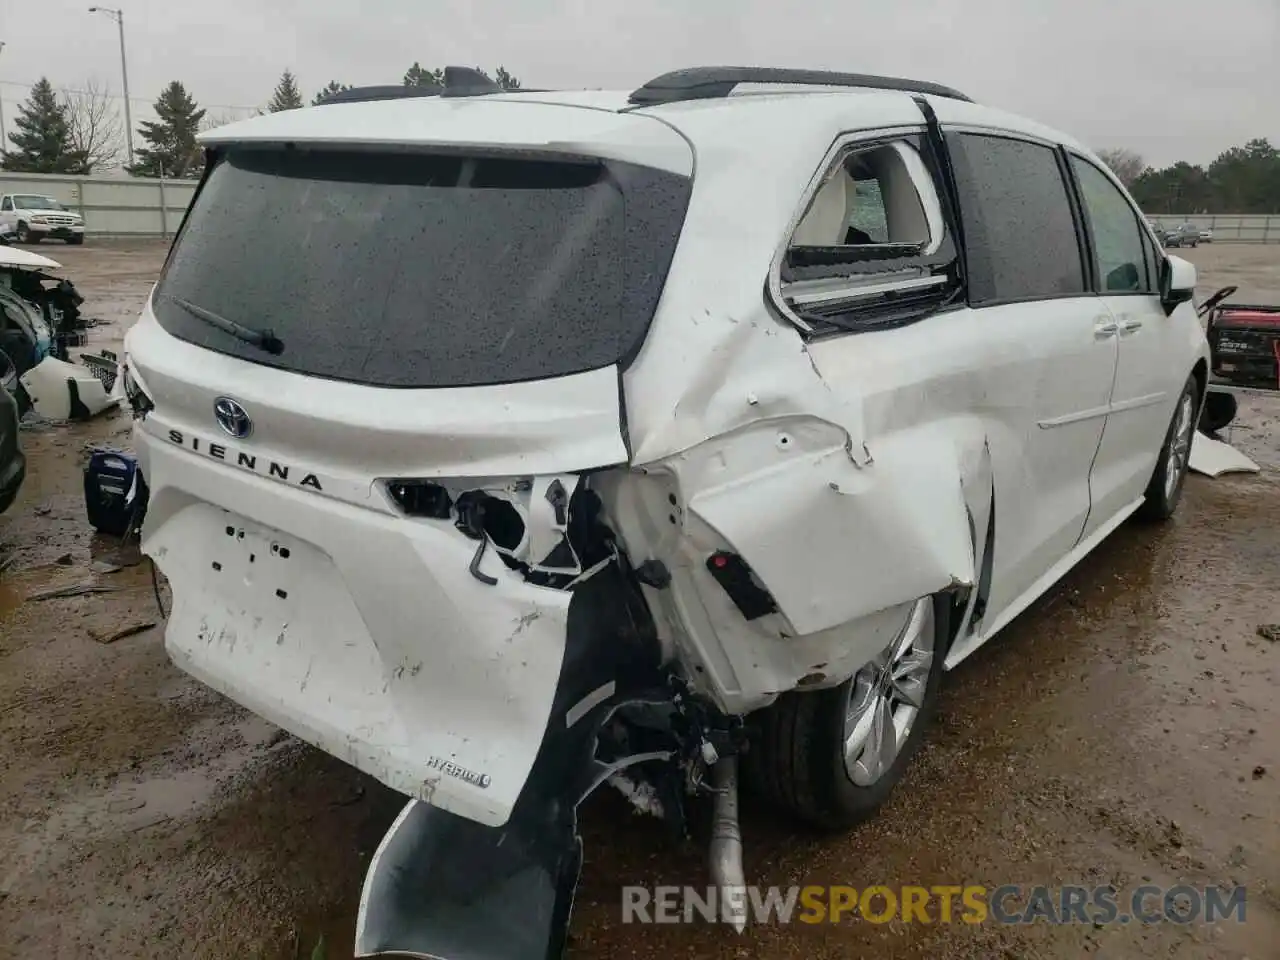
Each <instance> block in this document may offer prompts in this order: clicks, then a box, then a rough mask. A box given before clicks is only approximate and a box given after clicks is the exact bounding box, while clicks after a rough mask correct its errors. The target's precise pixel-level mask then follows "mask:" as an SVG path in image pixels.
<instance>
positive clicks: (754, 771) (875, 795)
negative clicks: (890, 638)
mask: <svg viewBox="0 0 1280 960" xmlns="http://www.w3.org/2000/svg"><path fill="white" fill-rule="evenodd" d="M950 610H951V607H950V604H949V603H948V602H947V600H946V599H945V598H943V597H925V598H923V599H921V600H919V601H917V602H916V606H915V607H914V609H913V610H912V613H911V616H910V618H909V619H908V622H907V624H906V626H905V627H904V628H903V631H902V633H901V634H900V635H899V637H898V638H897V639H895V641H894V642H893V643H892V644H890V645H889V647H888V648H886V649H885V650H884V651H882V652H881V654H879V655H878V656H877V658H876V659H875V660H873V661H872V662H871V663H869V664H867V665H866V666H865V667H863V668H862V670H860V671H859V672H858V673H857V674H855V675H854V676H853V677H851V678H850V679H849V680H846V681H845V682H844V683H842V684H840V686H838V687H833V688H832V689H829V690H817V691H811V692H791V693H786V694H783V695H782V696H781V697H779V698H778V700H777V701H776V702H775V703H774V704H773V705H772V706H769V707H766V708H765V709H763V710H761V711H759V712H758V713H756V714H755V715H754V716H753V717H752V718H751V720H752V725H753V727H754V728H755V729H754V730H753V733H754V735H755V736H754V738H753V740H752V744H751V749H750V750H749V751H748V752H747V755H746V758H745V760H746V763H745V766H746V772H747V776H748V778H749V781H750V782H751V783H752V785H753V786H754V787H755V788H756V790H757V791H758V792H759V793H760V794H762V795H763V796H764V797H765V798H766V799H767V800H768V801H769V802H771V803H772V804H773V805H774V806H776V807H778V808H780V809H782V810H784V811H786V812H787V813H788V814H790V815H791V816H792V817H795V818H796V819H798V820H800V821H802V822H804V823H806V824H809V825H811V826H815V827H818V828H820V829H823V830H833V831H836V830H845V829H848V828H849V827H851V826H853V825H854V824H856V823H859V822H861V821H863V820H866V819H867V818H869V817H871V816H872V815H874V814H875V813H876V811H878V810H879V809H880V807H881V806H882V805H883V804H884V803H885V801H886V800H887V799H888V798H889V795H890V794H891V793H892V792H893V788H894V787H895V786H896V785H897V783H898V781H899V780H901V779H902V776H903V773H904V772H905V770H906V768H907V765H908V764H909V763H910V762H911V758H912V756H913V755H914V754H915V752H916V750H917V749H919V746H920V742H921V739H922V738H923V736H924V731H925V728H926V727H927V726H928V725H929V721H930V719H931V718H932V716H933V711H934V707H935V705H936V704H937V699H938V689H939V687H940V685H941V682H942V666H943V661H944V659H945V658H946V650H947V640H948V638H949V636H950V633H949V629H950ZM925 657H927V658H928V662H927V663H924V662H923V661H924V658H925ZM890 664H892V665H893V669H892V670H891V671H889V672H888V675H886V667H887V665H890ZM895 677H896V680H895V679H894V678H895ZM904 733H905V736H904V735H903V734H904ZM890 734H892V737H893V740H892V743H890V741H889V739H888V735H890ZM880 744H883V745H885V749H884V750H877V749H875V747H876V746H877V745H880Z"/></svg>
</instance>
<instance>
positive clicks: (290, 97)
mask: <svg viewBox="0 0 1280 960" xmlns="http://www.w3.org/2000/svg"><path fill="white" fill-rule="evenodd" d="M301 106H302V94H301V93H300V92H299V91H298V81H297V80H296V79H295V78H294V76H293V74H292V73H291V72H289V71H288V70H286V71H285V72H284V73H283V74H281V75H280V82H279V83H277V84H276V89H275V93H273V94H272V95H271V102H270V103H268V104H267V112H268V113H279V112H280V111H282V110H297V109H298V108H299V107H301Z"/></svg>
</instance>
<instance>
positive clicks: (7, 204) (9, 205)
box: [0, 197, 13, 210]
mask: <svg viewBox="0 0 1280 960" xmlns="http://www.w3.org/2000/svg"><path fill="white" fill-rule="evenodd" d="M12 209H13V197H5V198H4V200H3V202H0V210H12Z"/></svg>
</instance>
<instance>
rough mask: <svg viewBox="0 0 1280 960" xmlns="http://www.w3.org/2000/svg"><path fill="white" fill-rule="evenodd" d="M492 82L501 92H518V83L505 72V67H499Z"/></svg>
mask: <svg viewBox="0 0 1280 960" xmlns="http://www.w3.org/2000/svg"><path fill="white" fill-rule="evenodd" d="M494 80H496V81H497V83H498V86H500V87H501V88H502V89H503V90H519V89H520V81H519V80H517V79H516V78H515V77H513V76H512V75H511V74H509V73H508V72H507V68H506V67H499V68H498V69H497V70H496V71H495V73H494Z"/></svg>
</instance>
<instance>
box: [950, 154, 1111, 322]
mask: <svg viewBox="0 0 1280 960" xmlns="http://www.w3.org/2000/svg"><path fill="white" fill-rule="evenodd" d="M948 142H949V144H950V147H951V156H952V160H953V163H954V166H955V169H956V181H957V187H958V190H959V199H960V215H961V217H962V219H963V222H964V233H965V246H966V248H967V252H968V267H969V270H968V273H969V298H970V302H971V303H972V304H973V305H974V306H981V305H986V304H991V303H999V302H1006V301H1010V300H1036V299H1047V298H1050V297H1063V296H1073V295H1084V294H1085V293H1086V292H1087V291H1086V290H1085V272H1084V264H1083V261H1082V260H1081V257H1080V242H1079V237H1078V235H1077V233H1076V225H1075V217H1074V216H1073V215H1072V212H1071V202H1070V200H1069V199H1068V194H1067V186H1066V181H1065V180H1064V179H1063V174H1062V167H1061V166H1060V164H1059V163H1058V154H1057V152H1056V151H1055V150H1054V149H1053V148H1051V147H1047V146H1042V145H1040V144H1036V143H1029V142H1027V141H1025V140H1015V139H1011V138H1009V137H1002V136H996V135H987V134H969V133H964V134H959V135H956V134H951V135H950V136H949V137H948Z"/></svg>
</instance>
